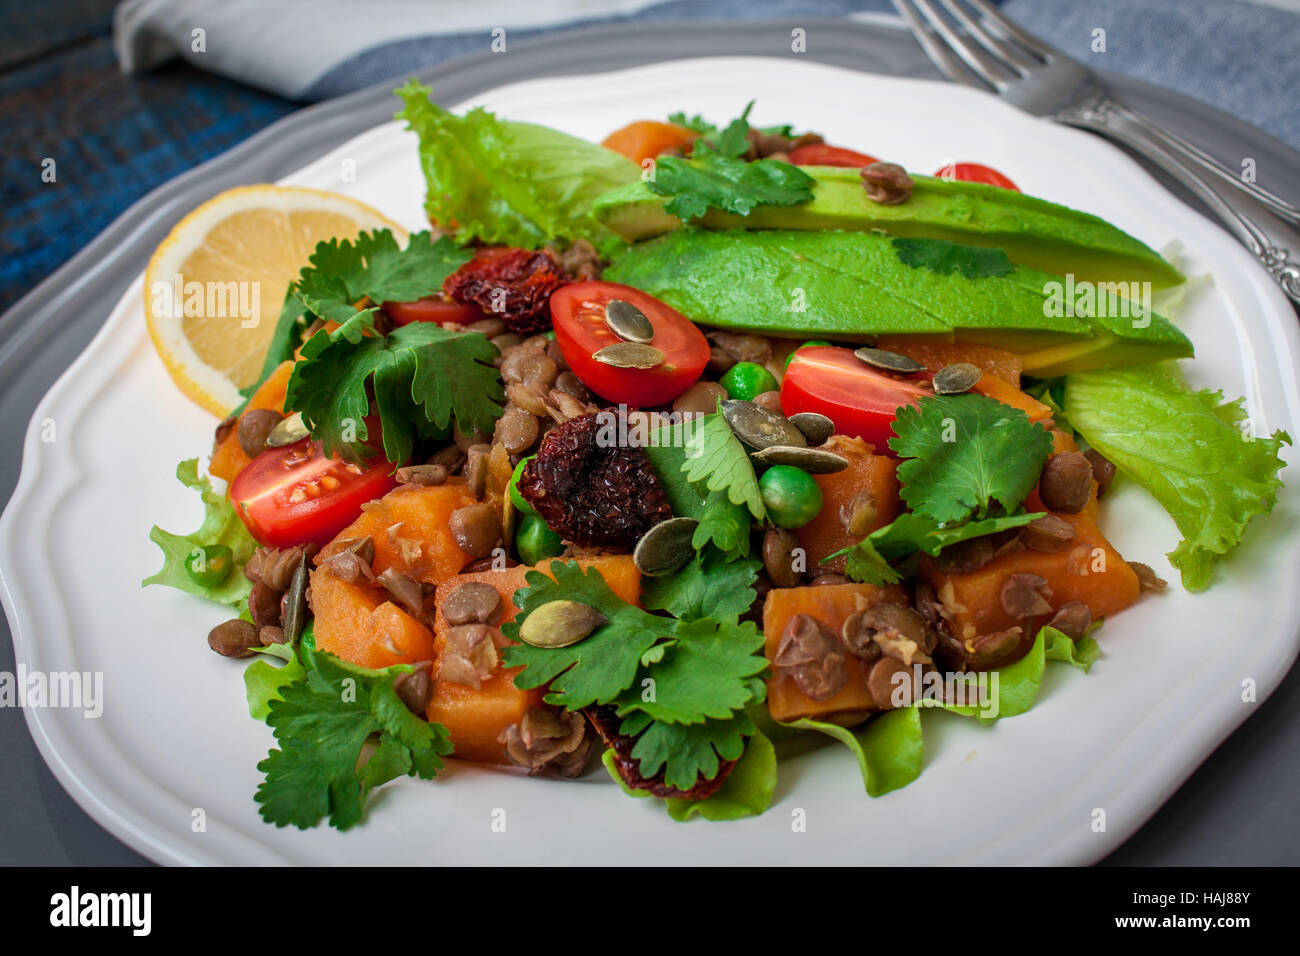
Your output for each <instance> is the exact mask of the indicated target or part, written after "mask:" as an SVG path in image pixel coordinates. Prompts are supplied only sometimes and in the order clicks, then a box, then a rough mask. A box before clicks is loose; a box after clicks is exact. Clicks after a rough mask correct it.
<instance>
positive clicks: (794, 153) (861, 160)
mask: <svg viewBox="0 0 1300 956" xmlns="http://www.w3.org/2000/svg"><path fill="white" fill-rule="evenodd" d="M789 161H790V162H791V163H792V164H793V165H795V166H852V167H854V168H861V167H863V166H870V165H871V164H872V163H876V162H879V160H878V159H876V157H874V156H868V155H867V154H866V153H859V152H857V151H856V150H852V149H845V148H844V147H843V146H828V145H827V144H825V143H809V144H808V145H807V146H796V147H795V148H794V149H792V150H790V160H789Z"/></svg>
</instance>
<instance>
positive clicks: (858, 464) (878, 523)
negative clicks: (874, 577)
mask: <svg viewBox="0 0 1300 956" xmlns="http://www.w3.org/2000/svg"><path fill="white" fill-rule="evenodd" d="M824 447H825V448H826V449H827V450H828V451H833V452H835V453H836V454H837V455H841V456H843V457H844V458H847V459H848V461H849V467H848V468H846V469H844V470H843V471H840V472H836V473H835V474H833V475H815V476H814V479H815V480H816V482H817V484H818V486H820V488H821V490H822V510H821V511H820V512H819V513H818V515H817V517H816V518H813V520H812V521H810V522H808V523H807V524H806V525H804V526H803V527H802V528H800V529H798V530H797V531H796V532H795V536H796V537H797V538H798V539H799V546H800V547H801V548H803V549H804V551H805V552H806V553H807V558H808V570H816V569H817V568H818V567H819V566H820V567H822V568H824V569H825V570H828V571H838V572H843V571H844V558H836V559H835V560H834V561H831V562H828V563H827V564H825V565H821V564H820V562H821V560H822V558H824V557H826V556H827V555H831V554H834V553H835V552H836V551H839V550H841V549H842V548H847V547H848V546H849V545H853V544H857V543H858V542H859V541H860V540H862V538H863V537H865V534H864V535H859V536H854V535H851V534H849V532H848V531H847V530H846V529H845V527H844V523H843V522H842V521H841V520H840V509H841V508H844V507H845V506H846V505H848V504H849V502H851V501H852V500H853V498H854V497H855V496H856V495H858V494H859V493H861V492H866V493H868V494H870V495H871V497H872V499H873V500H874V502H875V507H876V517H875V519H874V520H873V521H872V522H871V523H870V525H869V526H868V527H867V530H866V533H867V534H869V533H870V532H872V531H875V530H876V529H877V528H883V527H884V526H885V525H887V524H889V522H891V521H893V520H894V519H895V518H896V517H898V512H899V511H900V510H901V508H902V506H901V504H900V503H899V500H898V478H897V477H896V475H895V472H896V471H897V468H898V462H897V461H896V460H895V459H893V458H890V457H888V456H886V455H877V454H875V451H874V450H873V449H872V447H871V445H869V444H868V443H867V442H865V441H863V440H862V439H861V438H848V437H846V436H844V435H836V436H834V437H833V438H832V439H831V440H830V442H828V443H827V444H826V445H825V446H824Z"/></svg>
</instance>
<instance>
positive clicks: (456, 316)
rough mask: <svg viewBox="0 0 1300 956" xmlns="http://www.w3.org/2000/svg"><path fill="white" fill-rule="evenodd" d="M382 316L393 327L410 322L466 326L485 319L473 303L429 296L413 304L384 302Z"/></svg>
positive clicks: (485, 314) (485, 316) (480, 310)
mask: <svg viewBox="0 0 1300 956" xmlns="http://www.w3.org/2000/svg"><path fill="white" fill-rule="evenodd" d="M382 308H383V310H384V314H385V315H386V316H388V317H389V318H390V319H392V320H393V325H409V324H410V323H412V322H439V323H442V322H455V323H457V324H459V325H468V324H469V323H471V322H477V321H478V320H479V319H485V318H487V313H486V312H484V311H483V310H482V309H480V308H479V307H478V306H477V305H475V304H474V303H473V302H471V303H469V304H468V305H461V304H460V303H459V302H452V301H451V300H450V299H444V298H443V297H442V296H440V295H429V296H425V297H424V298H423V299H417V300H416V301H415V302H385V303H384V304H383V306H382Z"/></svg>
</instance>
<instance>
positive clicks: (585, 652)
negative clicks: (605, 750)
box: [501, 561, 675, 710]
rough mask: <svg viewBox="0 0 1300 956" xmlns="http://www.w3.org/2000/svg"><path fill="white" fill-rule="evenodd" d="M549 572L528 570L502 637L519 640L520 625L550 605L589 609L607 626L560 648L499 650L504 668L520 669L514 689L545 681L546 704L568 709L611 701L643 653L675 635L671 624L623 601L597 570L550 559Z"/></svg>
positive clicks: (629, 683) (629, 682)
mask: <svg viewBox="0 0 1300 956" xmlns="http://www.w3.org/2000/svg"><path fill="white" fill-rule="evenodd" d="M549 571H550V575H551V576H550V577H548V576H547V575H546V574H544V573H542V572H541V571H529V572H528V575H527V576H526V577H525V578H524V580H525V582H526V583H527V585H528V586H527V587H526V588H521V589H519V590H518V591H516V592H515V595H514V602H515V606H516V607H518V608H519V614H518V615H517V616H516V617H515V619H514V621H512V622H510V623H509V624H503V625H502V626H501V631H502V633H504V634H505V636H506V637H508V638H510V639H511V640H515V641H517V640H518V639H519V626H520V625H521V624H523V622H524V621H525V620H526V619H527V617H528V615H529V614H531V613H532V612H533V611H534V610H535V609H536V608H538V607H540V606H541V605H543V604H546V603H547V602H549V601H558V600H567V601H578V602H580V603H582V604H586V605H589V606H590V607H593V608H595V609H596V610H597V611H599V612H600V613H601V614H603V615H605V618H606V623H605V624H603V625H602V626H600V627H598V628H597V629H596V630H595V631H593V632H592V633H591V635H590V636H588V637H587V638H586V639H584V640H582V641H579V642H578V643H577V644H572V645H570V646H568V647H560V648H541V647H532V646H530V645H528V644H516V645H514V646H512V647H507V648H505V649H504V650H503V651H502V659H503V660H504V661H505V663H506V666H507V667H519V666H522V667H523V668H524V669H523V670H522V671H521V672H520V673H519V674H517V675H515V686H516V687H520V688H523V689H524V690H527V689H529V688H532V687H540V686H541V685H543V684H545V683H547V682H548V681H549V682H550V685H551V686H550V691H551V692H550V693H549V694H547V695H546V700H547V702H548V703H552V704H559V705H561V706H563V707H566V708H567V709H569V710H579V709H581V708H583V707H587V706H589V705H590V704H605V703H609V702H610V701H612V700H613V699H614V698H615V697H617V696H618V695H619V694H620V693H622V692H623V691H624V690H626V689H627V688H628V687H631V686H632V684H633V682H634V681H635V680H636V676H637V671H638V669H639V667H640V664H641V657H642V655H644V654H645V653H646V652H647V651H649V650H650V649H651V648H652V647H653V646H654V645H655V644H657V643H658V642H659V641H661V640H665V639H671V638H672V637H673V635H674V630H675V628H674V624H675V622H674V621H673V620H672V619H670V618H664V617H658V616H656V615H654V614H649V613H647V612H646V611H643V610H641V609H640V608H638V607H634V606H633V605H631V604H628V603H627V602H626V601H623V600H622V599H621V598H619V597H618V595H616V594H615V593H614V592H613V591H611V590H610V589H609V585H608V584H606V583H605V579H604V578H603V577H601V575H600V572H599V571H598V570H596V569H595V568H588V569H587V570H586V572H585V573H584V572H583V570H582V569H581V568H580V567H579V566H578V563H577V562H576V561H568V562H563V561H553V562H551V565H550V568H549Z"/></svg>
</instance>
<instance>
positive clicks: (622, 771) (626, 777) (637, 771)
mask: <svg viewBox="0 0 1300 956" xmlns="http://www.w3.org/2000/svg"><path fill="white" fill-rule="evenodd" d="M583 713H584V714H586V715H587V719H588V720H589V721H591V725H592V726H593V727H595V728H596V733H598V734H600V739H601V740H603V741H604V742H605V746H607V747H609V748H610V749H611V750H613V751H614V767H615V768H616V769H617V770H618V775H619V776H620V777H622V778H623V782H624V783H625V784H627V786H628V787H629V788H631V789H633V790H648V791H649V792H650V793H652V794H654V795H655V796H656V797H663V798H665V799H668V798H673V797H676V798H678V799H684V800H703V799H705V798H706V797H711V796H713V795H714V794H715V793H717V792H718V790H719V789H721V787H722V784H723V783H724V782H725V781H726V779H727V777H728V775H730V773H731V771H732V768H734V767H735V766H736V761H734V760H719V761H718V772H717V773H716V774H714V775H713V779H712V780H709V779H707V778H701V777H697V778H696V780H695V785H694V786H693V787H691V789H689V790H679V789H678V788H677V787H674V786H672V785H671V784H670V783H668V782H667V781H666V780H665V778H664V774H665V772H666V768H662V767H661V768H660V770H659V772H658V773H657V774H655V775H654V776H653V777H645V776H642V774H641V762H640V761H639V760H637V759H636V758H635V757H633V756H632V748H633V747H635V746H636V738H635V737H629V736H628V735H627V734H622V733H619V730H618V728H619V726H620V725H621V724H622V719H621V718H619V717H618V715H617V713H616V712H615V710H614V708H613V707H588V708H586V709H585V710H583Z"/></svg>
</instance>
